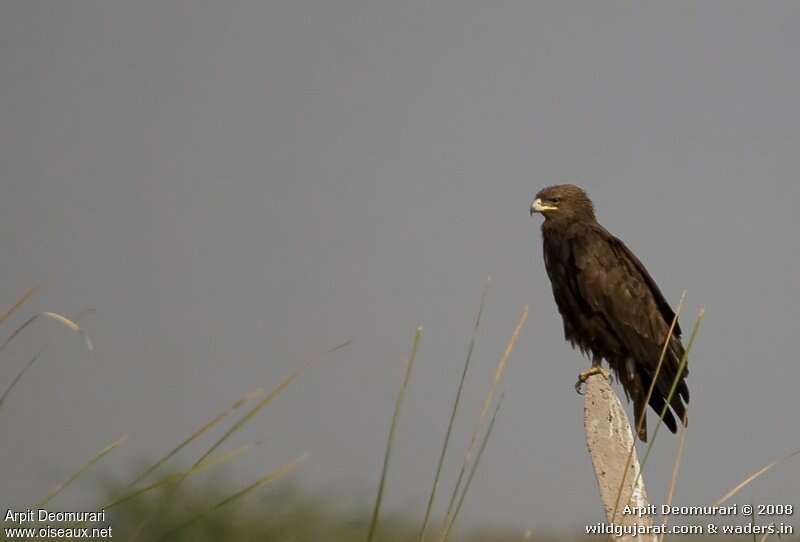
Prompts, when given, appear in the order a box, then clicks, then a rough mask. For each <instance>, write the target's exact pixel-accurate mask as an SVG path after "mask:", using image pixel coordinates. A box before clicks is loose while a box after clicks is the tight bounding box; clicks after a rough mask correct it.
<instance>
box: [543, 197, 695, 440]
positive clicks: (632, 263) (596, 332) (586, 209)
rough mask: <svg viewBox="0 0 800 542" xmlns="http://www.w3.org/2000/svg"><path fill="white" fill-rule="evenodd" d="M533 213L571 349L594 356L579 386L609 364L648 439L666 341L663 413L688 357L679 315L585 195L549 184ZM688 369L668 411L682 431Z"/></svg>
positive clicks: (667, 419) (659, 400)
mask: <svg viewBox="0 0 800 542" xmlns="http://www.w3.org/2000/svg"><path fill="white" fill-rule="evenodd" d="M530 212H531V216H533V213H541V214H542V216H544V222H543V223H542V239H543V241H544V265H545V268H546V269H547V275H548V276H549V277H550V283H551V284H552V287H553V297H555V300H556V305H558V312H560V313H561V317H562V319H563V320H564V335H565V337H566V339H567V340H568V341H569V342H570V344H572V346H573V347H575V346H577V347H578V348H579V349H580V350H581V352H583V353H584V354H591V356H592V368H591V369H589V370H587V371H584V372H582V373H580V375H579V377H578V382H577V384H575V388H576V389H577V390H580V386H581V383H582V382H584V381H585V380H586V379H587V378H588V377H589V376H590V375H592V374H597V373H603V374H604V370H603V369H602V368H601V361H602V360H603V359H605V360H606V361H607V362H608V364H609V366H610V367H611V369H612V370H613V371H614V373H615V374H616V376H617V379H618V380H619V382H620V383H621V384H622V387H623V389H624V390H625V395H626V396H627V397H628V399H629V400H633V412H634V416H635V420H636V422H635V423H636V427H638V428H640V429H639V439H641V440H642V441H643V442H646V441H647V422H646V417H645V404H644V402H645V399H646V398H647V392H648V390H649V389H650V385H651V383H652V381H653V376H654V375H655V373H656V367H657V366H658V360H659V359H660V357H661V352H662V350H663V349H664V344H665V342H666V341H667V340H669V343H668V345H667V348H666V354H665V355H664V361H663V362H662V366H661V370H660V371H659V374H658V378H657V380H656V383H655V387H654V388H653V394H652V396H651V397H650V401H649V403H650V406H651V407H652V408H653V410H655V411H656V412H657V413H658V414H659V415H660V414H661V411H662V410H663V409H664V404H665V403H666V400H667V397H668V396H669V391H670V388H671V387H672V383H673V382H674V381H675V377H676V375H677V372H678V369H679V367H680V361H681V358H682V356H683V354H684V349H683V344H681V328H680V326H679V325H678V324H677V322H676V324H675V327H674V329H673V331H672V335H671V336H670V337H669V339H667V334H668V333H669V328H670V326H671V324H672V320H673V319H674V318H675V313H674V312H673V310H672V308H671V307H670V306H669V303H667V300H666V299H664V296H663V295H662V294H661V291H660V290H659V289H658V286H657V285H656V283H655V281H654V280H653V278H652V277H651V276H650V274H649V273H648V272H647V269H645V267H644V265H642V262H640V261H639V259H638V258H637V257H636V256H634V254H633V252H631V251H630V249H629V248H628V247H626V246H625V244H624V243H623V242H622V241H620V240H619V239H617V238H616V237H614V236H613V235H611V233H609V232H608V230H606V229H605V228H604V227H603V226H601V225H600V224H598V223H597V220H596V219H595V216H594V206H593V205H592V202H591V200H590V199H589V197H588V196H587V195H586V192H585V191H584V190H583V189H581V188H579V187H577V186H574V185H571V184H562V185H556V186H549V187H547V188H545V189H543V190H541V191H540V192H539V193H538V194H536V199H534V200H533V203H532V204H531V209H530ZM688 373H689V371H688V368H686V367H684V371H683V374H681V376H680V379H679V381H678V385H677V387H676V390H675V393H674V395H673V397H672V400H671V401H670V407H671V409H670V408H668V409H667V410H666V414H665V416H664V423H665V424H666V425H667V427H669V429H670V431H672V432H673V433H675V432H676V431H677V427H678V425H677V423H676V421H675V417H674V416H673V411H674V414H675V415H676V416H677V417H678V419H679V420H682V419H684V416H685V413H686V407H685V404H688V402H689V388H688V387H687V386H686V376H687V375H688Z"/></svg>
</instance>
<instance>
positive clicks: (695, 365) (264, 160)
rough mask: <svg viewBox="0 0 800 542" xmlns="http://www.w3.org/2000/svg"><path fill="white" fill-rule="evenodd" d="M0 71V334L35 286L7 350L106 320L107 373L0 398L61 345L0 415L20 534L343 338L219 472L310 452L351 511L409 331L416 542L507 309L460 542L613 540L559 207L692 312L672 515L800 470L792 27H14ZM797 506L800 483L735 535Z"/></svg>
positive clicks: (205, 21) (267, 14) (681, 13)
mask: <svg viewBox="0 0 800 542" xmlns="http://www.w3.org/2000/svg"><path fill="white" fill-rule="evenodd" d="M0 42H1V43H2V45H0V74H2V75H1V76H0V179H2V180H1V181H0V182H1V183H2V184H1V185H0V188H2V190H0V194H2V197H0V249H1V250H2V254H3V275H2V277H0V305H3V306H7V305H10V304H11V303H12V302H13V301H14V300H15V299H16V298H17V297H18V296H19V295H20V294H21V293H22V292H23V291H24V290H25V289H26V288H28V287H30V286H32V285H34V284H37V283H39V282H44V284H45V289H44V290H43V291H42V292H41V293H40V294H38V295H37V297H36V298H35V299H34V300H33V301H32V302H31V303H30V304H28V305H27V306H26V307H25V310H23V311H20V313H19V314H18V315H17V316H16V317H15V319H14V321H13V322H9V323H6V324H4V326H3V327H4V328H5V333H10V332H11V330H12V329H13V327H14V325H15V324H19V323H21V322H22V321H23V320H24V318H25V317H27V316H29V315H30V314H32V313H33V312H34V311H37V310H53V311H57V312H60V313H63V314H65V315H72V314H75V313H76V312H78V311H80V310H81V309H83V308H85V307H93V308H95V309H97V314H96V315H95V316H92V317H89V318H87V319H86V320H85V324H86V328H87V329H88V331H89V332H90V334H91V336H92V338H93V339H94V341H95V343H96V351H95V353H94V355H92V356H90V355H88V354H87V353H86V349H85V347H84V346H83V344H82V342H81V340H80V338H79V337H76V336H74V335H72V334H70V333H69V332H68V331H67V330H65V329H63V328H62V327H60V326H59V325H58V324H56V323H54V322H43V323H39V324H37V325H36V326H35V327H33V328H30V329H28V330H27V331H26V332H25V333H24V334H23V335H22V336H20V337H19V338H18V339H17V340H16V341H15V342H14V343H13V344H12V347H11V348H9V349H7V350H6V351H4V352H3V353H2V359H0V384H3V385H5V384H4V383H7V382H8V381H9V380H10V379H11V378H12V377H13V375H14V374H15V372H16V371H17V370H18V369H19V368H20V367H21V366H22V365H23V364H24V363H25V361H27V359H28V357H29V356H30V355H32V354H33V353H34V352H35V351H36V350H37V349H38V348H39V347H40V346H41V345H42V344H44V343H47V342H49V343H50V344H51V347H50V349H49V350H48V353H47V354H46V355H45V356H44V358H43V359H41V360H40V363H39V364H38V365H36V366H34V369H33V370H31V371H30V373H28V375H27V376H26V378H25V379H24V380H23V381H22V382H21V384H20V386H19V387H18V388H17V389H16V390H15V391H14V393H13V394H12V395H11V396H10V398H9V401H8V402H7V403H6V404H5V405H4V407H3V411H2V412H1V413H0V435H2V441H3V442H2V445H0V457H2V461H0V479H1V480H3V482H2V484H0V503H7V504H8V505H9V506H21V505H27V504H30V503H32V502H35V501H36V500H38V499H39V498H41V497H42V496H43V495H44V494H45V493H46V492H47V490H48V489H50V488H51V487H52V486H53V485H54V484H56V483H57V482H59V481H60V480H62V479H63V478H64V477H65V476H67V475H68V474H69V473H71V472H72V471H73V470H74V469H75V467H76V466H78V465H80V464H81V463H83V462H84V461H86V460H87V459H88V458H89V457H91V456H92V455H94V454H95V453H96V452H97V451H98V450H99V449H101V448H102V447H103V446H105V445H106V444H108V443H109V442H111V441H112V440H114V439H115V438H117V437H118V436H120V435H121V434H123V433H128V434H130V438H129V440H128V442H127V443H125V445H124V446H123V447H121V448H119V449H118V450H116V451H115V452H114V453H113V455H112V456H109V457H108V458H107V459H106V460H104V468H105V470H103V469H101V470H100V472H104V473H105V474H107V475H116V476H119V477H121V478H123V479H124V478H125V477H126V476H128V475H130V474H131V473H132V470H131V469H132V467H133V466H134V465H136V464H137V463H136V462H137V461H140V460H142V459H144V458H148V457H150V458H154V457H160V456H161V455H163V454H164V453H166V452H167V451H168V450H169V449H171V448H172V447H173V446H175V445H176V444H177V443H178V442H179V441H180V440H181V439H183V438H184V437H186V436H188V435H189V434H190V433H191V432H192V431H193V430H194V429H196V428H197V427H198V426H199V425H201V424H202V423H203V422H205V421H206V420H208V419H209V418H211V417H212V416H213V415H215V414H216V413H217V412H219V411H220V410H222V409H223V408H225V407H226V406H227V405H228V404H230V403H231V402H232V401H233V400H235V399H236V398H237V397H239V396H241V395H243V394H244V393H245V392H247V391H249V390H251V389H253V388H256V387H259V386H260V387H264V388H267V389H268V388H271V387H273V386H275V385H277V383H278V382H279V381H280V379H282V378H283V377H284V376H286V375H287V374H288V373H289V372H291V371H292V370H293V369H294V368H296V367H297V366H299V364H300V363H302V361H303V360H304V359H306V358H308V357H309V356H313V355H315V353H316V352H319V351H322V350H324V349H326V348H329V347H331V346H333V345H335V344H338V343H339V342H341V341H343V340H346V339H348V338H353V339H354V343H353V345H352V346H351V347H350V348H349V349H347V350H345V351H341V352H338V353H336V354H334V355H331V356H328V357H327V358H325V359H324V361H323V363H321V364H320V365H318V366H316V367H314V368H313V369H312V370H311V371H309V372H308V373H306V374H305V375H303V376H302V378H301V379H299V380H298V381H297V382H295V383H294V384H293V385H292V387H291V388H290V389H288V390H287V391H286V393H285V394H283V395H282V396H280V397H279V398H278V400H276V401H275V403H273V404H272V405H270V407H269V408H268V409H267V410H265V411H264V412H263V413H262V414H261V415H259V417H258V418H256V419H255V420H254V421H253V422H251V423H250V424H249V425H248V426H246V428H245V430H244V431H242V432H241V434H239V435H238V436H236V437H235V439H234V441H232V442H231V443H230V444H231V446H234V445H238V444H244V443H248V442H252V441H260V442H261V443H262V444H261V446H260V447H258V448H257V449H256V450H254V451H253V452H251V453H250V454H249V456H247V457H246V458H244V459H242V460H239V461H238V462H237V464H236V465H233V466H231V468H229V469H228V470H227V471H226V472H227V473H228V476H229V478H230V480H231V483H232V484H234V485H235V484H240V483H243V482H245V481H252V480H253V479H255V478H256V477H258V476H259V475H260V474H262V473H264V472H266V471H268V470H270V469H272V468H275V467H277V466H278V465H279V464H281V463H283V462H285V461H288V460H289V459H291V458H293V457H294V456H296V455H297V454H299V453H301V452H303V451H309V452H311V454H312V457H311V459H310V460H309V461H308V462H307V464H306V465H304V466H303V467H302V469H301V471H300V472H299V473H298V474H297V475H296V476H295V479H296V480H299V481H301V483H303V484H305V485H306V486H308V487H310V488H314V489H317V490H322V491H328V492H331V493H333V494H336V495H337V496H338V501H339V502H345V503H347V502H352V503H366V502H368V501H369V500H371V499H372V498H373V496H374V493H375V491H376V487H377V481H378V476H379V473H380V468H381V463H382V460H383V448H384V445H385V441H386V435H387V431H388V424H389V419H390V417H391V413H392V409H393V404H394V399H395V396H396V393H397V389H398V387H399V384H400V381H401V378H402V373H403V364H404V360H405V358H406V357H407V355H408V352H409V350H410V346H411V339H412V337H413V332H414V329H415V326H416V325H417V323H419V322H421V323H422V324H423V325H424V329H425V331H424V338H423V342H422V346H421V350H420V354H419V358H418V365H417V370H416V373H415V374H414V377H413V381H412V383H411V387H410V391H409V397H408V401H407V403H406V406H407V408H406V409H405V411H404V413H403V420H402V426H401V430H400V433H399V435H398V440H397V448H396V454H395V455H394V456H393V461H394V463H393V464H392V469H391V472H390V479H389V485H388V494H387V497H386V498H387V500H386V504H387V507H388V508H389V509H391V510H398V511H405V512H408V513H411V514H415V515H417V516H418V517H421V516H422V513H423V511H424V506H425V498H426V496H427V494H428V491H429V486H430V481H431V478H432V474H433V470H434V466H435V463H436V459H437V457H438V451H439V447H440V443H441V437H442V435H443V432H444V429H445V427H446V423H447V417H448V415H449V408H450V404H451V401H452V399H453V396H454V393H455V389H456V385H457V379H458V375H459V372H460V370H461V366H462V363H463V359H464V356H465V354H466V350H467V343H468V339H469V334H470V331H471V327H472V323H473V320H474V316H475V312H476V309H477V306H478V301H479V298H480V293H481V289H482V287H483V283H484V281H485V278H486V276H487V275H491V277H492V286H491V290H490V293H489V297H488V307H487V310H486V313H485V324H486V325H485V327H484V329H483V331H482V333H481V334H480V336H479V337H478V343H477V347H476V356H475V365H474V370H473V372H472V373H471V377H472V378H471V381H470V384H469V386H468V390H467V395H466V397H465V403H464V412H463V414H464V417H463V419H462V420H461V423H459V424H458V426H457V428H456V431H457V434H456V436H455V440H454V443H453V453H452V455H451V456H450V458H449V459H450V461H449V464H450V468H449V469H447V471H446V473H445V480H444V482H443V483H444V484H445V486H443V487H450V484H451V483H452V481H453V479H454V477H455V474H456V471H457V469H456V464H457V463H459V462H460V460H461V457H462V453H463V449H464V447H465V446H466V442H467V440H468V438H469V432H470V428H471V424H472V420H473V419H474V417H475V416H476V415H477V413H478V411H479V410H480V407H481V402H482V400H483V395H484V393H485V391H486V389H487V388H488V385H489V383H490V379H491V374H492V372H493V370H494V365H495V363H496V361H497V359H498V357H499V355H500V353H501V352H502V350H503V348H504V347H505V343H506V341H507V339H508V337H509V335H510V334H511V331H512V328H513V325H514V323H515V321H516V319H517V317H518V315H519V313H520V310H521V308H522V306H523V305H524V304H526V303H527V304H530V306H531V313H530V318H529V320H528V323H527V325H526V327H525V328H524V331H523V333H522V336H521V338H520V341H519V343H518V346H517V348H516V350H515V351H514V353H513V356H512V358H511V360H510V363H509V368H508V372H507V381H506V384H505V386H504V388H505V389H506V399H505V403H504V407H503V410H502V412H501V415H500V418H499V420H498V422H497V426H496V428H495V432H494V434H493V440H492V442H490V444H489V446H488V449H487V452H486V455H485V458H484V461H483V462H482V464H481V469H480V472H479V474H478V476H477V477H476V479H475V481H474V483H473V486H472V491H471V495H470V496H469V498H468V500H467V502H466V504H465V509H464V512H465V513H464V515H463V517H464V520H465V524H469V523H475V522H479V521H489V522H493V523H497V524H501V525H505V526H511V527H514V528H517V527H518V528H520V529H521V528H532V529H545V528H546V529H561V528H576V527H577V526H579V525H581V524H583V523H585V522H589V521H599V520H600V519H601V517H602V508H601V506H600V503H599V500H598V493H597V489H596V485H595V482H594V479H593V475H592V471H591V466H590V461H589V457H588V455H587V452H586V447H585V444H584V438H583V430H582V417H581V416H582V408H583V403H582V400H581V398H579V397H578V396H577V395H576V394H575V392H574V391H573V389H572V386H573V384H574V382H575V378H576V375H577V373H578V371H579V370H581V369H584V368H585V367H587V366H588V363H589V362H588V360H586V359H584V358H582V357H581V356H580V355H579V354H578V353H577V352H574V351H572V350H571V348H570V347H569V345H568V344H567V343H565V342H564V340H563V335H562V326H561V321H560V317H559V316H558V313H557V311H556V308H555V304H554V302H553V299H552V295H551V291H550V285H549V281H548V279H547V276H546V274H545V271H544V266H543V262H542V256H541V240H540V232H539V224H540V221H541V219H540V217H534V218H533V219H532V218H530V217H529V216H528V206H529V203H530V201H531V199H532V196H533V194H535V193H536V192H537V191H538V190H539V189H540V188H541V187H543V186H545V185H548V184H554V183H561V182H574V183H576V184H580V185H582V186H584V187H585V188H586V189H587V190H588V191H589V193H590V195H591V196H592V197H593V199H594V202H595V206H596V209H597V215H598V219H599V221H600V222H601V223H602V224H603V225H605V226H606V227H607V228H608V229H610V230H611V231H612V232H614V233H615V234H617V235H618V236H619V237H621V238H622V239H623V240H624V241H625V242H626V243H627V244H628V246H630V247H631V249H632V250H633V251H634V252H635V253H636V254H638V255H639V256H640V258H641V259H642V260H643V261H644V263H645V265H646V266H647V267H648V269H649V270H650V271H651V274H652V275H653V276H654V277H655V279H656V280H657V281H658V283H659V285H660V286H661V289H662V290H663V291H664V293H665V295H666V296H667V297H668V299H670V300H671V301H672V303H673V304H677V301H678V299H679V298H680V294H681V291H682V290H683V289H684V288H685V289H687V290H688V298H687V305H686V307H687V309H686V311H687V312H686V314H685V315H684V317H683V318H682V323H683V327H684V329H685V330H687V331H688V330H689V329H690V328H691V321H692V319H693V316H694V314H696V312H697V310H698V308H699V307H700V306H701V305H704V306H705V307H706V308H707V313H706V320H705V323H704V325H703V328H702V330H701V334H700V337H699V339H698V342H697V344H696V348H695V351H694V355H693V357H692V359H691V360H690V369H691V374H690V377H689V387H690V389H691V393H692V402H691V407H690V412H691V421H690V425H689V429H688V431H689V433H688V434H687V441H686V457H685V461H684V464H683V467H682V473H681V479H680V482H679V484H678V492H677V497H676V500H677V502H680V503H681V504H692V505H699V504H709V503H710V502H712V501H713V500H715V499H716V498H717V497H719V496H720V495H722V494H723V493H724V492H725V491H727V490H728V489H729V488H730V487H731V486H733V485H734V484H735V483H736V482H738V481H739V480H740V479H741V478H742V477H743V476H744V475H745V474H747V473H748V472H750V471H752V470H753V469H755V468H757V467H759V466H760V465H762V464H764V463H766V462H767V461H769V460H771V459H773V458H774V457H777V456H778V455H781V454H783V453H785V452H787V451H790V450H792V449H795V448H797V447H800V434H799V433H798V427H797V410H798V406H797V399H796V390H797V383H798V380H800V364H798V361H797V352H796V348H795V344H796V339H797V336H798V333H799V332H800V313H799V312H798V307H800V279H799V278H798V264H800V250H799V249H800V241H798V230H800V228H798V226H799V225H800V224H799V223H800V220H798V210H797V206H798V202H800V184H799V183H798V172H800V107H798V104H799V102H798V100H800V69H798V67H799V66H800V64H798V59H800V4H798V3H797V2H790V1H787V2H778V1H772V2H742V1H736V2H735V1H716V2H715V1H707V2H689V1H676V2H613V1H604V2H592V1H585V2H575V1H548V2H544V1H540V2H529V1H522V0H520V1H508V2H480V1H464V0H440V1H437V2H425V1H409V2H398V1H388V0H387V1H384V0H378V1H372V2H364V1H354V0H337V1H329V0H328V1H323V0H319V1H306V0H298V1H291V2H290V1H285V2H277V1H271V2H270V1H268V2H256V1H254V2H234V1H231V2H210V1H209V2H203V1H195V2H189V1H168V2H165V1H149V2H121V1H107V0H104V1H97V2H89V1H71V2H39V1H33V0H28V1H25V2H4V3H3V6H2V8H0ZM209 443H210V442H209ZM209 443H206V445H208V444H209ZM676 443H677V439H676V438H675V437H673V436H672V435H670V434H669V433H667V432H662V433H661V434H660V435H659V438H658V442H657V451H656V453H655V454H654V455H653V457H652V458H651V461H650V463H649V465H648V467H647V472H646V478H647V482H648V486H649V491H650V494H651V496H652V498H653V500H654V501H655V502H662V501H663V499H664V495H665V494H666V490H667V481H668V479H669V474H670V471H671V467H672V454H673V451H674V447H675V444H676ZM201 451H202V446H198V447H195V448H192V450H190V452H189V453H188V454H186V455H185V456H183V462H184V464H186V463H188V462H190V461H193V460H194V459H195V458H196V457H197V454H198V453H200V452H201ZM179 463H180V462H179ZM91 484H92V478H91V477H89V478H87V479H86V480H85V481H84V482H83V484H79V485H83V486H84V487H87V486H90V485H91ZM798 494H800V462H797V461H795V462H794V463H787V464H785V465H783V466H781V467H780V468H779V469H777V470H776V471H774V472H772V473H770V474H768V475H766V476H764V477H763V478H761V479H760V480H759V481H758V482H756V483H755V484H753V486H751V487H750V488H748V489H747V490H746V491H745V492H743V494H742V495H741V497H740V498H739V502H742V503H744V502H776V503H792V502H794V504H798V499H797V495H798ZM350 499H352V501H351V500H350ZM57 502H58V503H59V505H60V506H62V507H64V508H66V509H71V508H75V507H79V506H88V505H87V504H86V503H93V502H96V500H95V499H93V498H92V496H91V494H87V492H85V491H82V490H80V489H75V490H72V489H71V490H70V491H69V492H68V493H65V494H64V495H63V496H60V497H59V501H57Z"/></svg>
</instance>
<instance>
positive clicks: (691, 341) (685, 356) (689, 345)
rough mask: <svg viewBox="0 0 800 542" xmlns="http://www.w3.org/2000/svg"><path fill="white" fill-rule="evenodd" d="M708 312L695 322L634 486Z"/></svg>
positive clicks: (636, 482)
mask: <svg viewBox="0 0 800 542" xmlns="http://www.w3.org/2000/svg"><path fill="white" fill-rule="evenodd" d="M705 314H706V311H705V309H704V308H701V309H700V312H699V313H698V314H697V319H696V320H695V321H694V326H693V327H692V333H691V335H689V342H688V343H687V344H686V351H685V352H684V353H683V356H682V357H681V362H680V364H679V365H678V371H677V373H676V374H675V378H674V379H673V380H672V386H671V387H670V389H669V393H668V394H667V398H666V399H665V401H664V408H662V409H661V414H660V415H659V417H658V421H657V422H656V428H655V429H654V430H653V437H652V438H651V439H650V442H648V443H647V448H646V449H645V452H644V459H642V467H641V468H640V469H639V472H638V473H637V475H636V480H634V482H633V486H634V487H636V484H638V483H639V478H641V476H642V470H644V466H645V465H646V464H647V459H648V458H649V457H650V452H651V451H652V449H653V445H654V444H655V442H656V436H657V435H658V430H659V429H660V428H661V426H662V425H663V422H664V416H665V415H666V414H667V410H668V409H669V404H670V402H671V401H672V397H673V396H674V395H675V390H676V389H677V388H678V383H679V382H680V378H681V375H682V374H683V370H684V369H685V368H686V363H687V362H688V360H689V353H690V352H691V351H692V347H693V346H694V341H695V339H696V338H697V332H698V331H699V329H700V324H701V323H702V322H703V318H704V317H705Z"/></svg>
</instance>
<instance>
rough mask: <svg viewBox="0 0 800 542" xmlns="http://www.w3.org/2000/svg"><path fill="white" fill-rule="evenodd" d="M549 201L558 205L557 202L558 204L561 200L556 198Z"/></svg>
mask: <svg viewBox="0 0 800 542" xmlns="http://www.w3.org/2000/svg"><path fill="white" fill-rule="evenodd" d="M550 201H552V202H553V203H558V202H560V201H561V198H558V197H556V198H550Z"/></svg>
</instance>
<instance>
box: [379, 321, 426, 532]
mask: <svg viewBox="0 0 800 542" xmlns="http://www.w3.org/2000/svg"><path fill="white" fill-rule="evenodd" d="M421 340H422V326H419V327H417V332H416V333H415V334H414V344H413V346H412V347H411V355H410V356H409V358H408V363H407V364H406V372H405V376H404V377H403V384H402V386H400V392H399V393H398V394H397V400H396V401H395V404H394V414H392V424H391V426H390V427H389V437H388V438H387V441H386V452H385V454H384V457H383V468H382V470H381V481H380V483H379V484H378V495H377V497H375V507H374V508H373V510H372V519H371V520H370V523H369V532H368V533H367V542H372V541H373V540H374V538H375V533H376V532H377V529H378V518H379V516H380V511H381V503H382V501H383V493H384V490H385V489H386V474H387V472H388V471H389V458H390V457H391V453H392V445H393V444H394V435H395V431H396V430H397V421H398V420H399V419H400V411H401V409H402V407H403V401H404V400H405V397H406V390H407V389H408V383H409V382H410V381H411V372H412V371H413V369H414V360H415V359H416V358H417V351H418V349H419V343H420V341H421Z"/></svg>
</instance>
